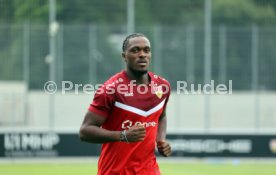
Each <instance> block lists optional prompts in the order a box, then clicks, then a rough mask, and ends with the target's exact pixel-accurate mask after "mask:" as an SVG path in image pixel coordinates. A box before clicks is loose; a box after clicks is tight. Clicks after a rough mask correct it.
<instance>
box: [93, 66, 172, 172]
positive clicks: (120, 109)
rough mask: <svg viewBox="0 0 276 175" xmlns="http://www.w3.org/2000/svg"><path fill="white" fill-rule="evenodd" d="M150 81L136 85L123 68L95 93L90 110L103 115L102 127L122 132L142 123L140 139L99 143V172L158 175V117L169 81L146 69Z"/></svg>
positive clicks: (167, 95)
mask: <svg viewBox="0 0 276 175" xmlns="http://www.w3.org/2000/svg"><path fill="white" fill-rule="evenodd" d="M148 75H149V77H150V80H151V81H150V84H148V85H136V83H135V82H133V81H131V80H130V79H129V78H128V76H127V73H126V71H121V72H119V73H117V74H115V75H114V76H113V77H111V78H110V79H109V80H107V81H106V82H105V83H104V84H103V85H102V86H101V88H99V89H98V90H97V92H96V94H95V96H94V99H93V102H92V104H91V105H90V107H89V111H91V112H94V113H96V114H98V115H100V116H103V117H105V118H106V121H105V122H104V124H103V125H102V128H105V129H107V130H111V131H122V130H125V129H128V128H129V127H131V126H133V125H138V124H141V125H143V126H144V127H145V128H146V136H145V139H144V141H142V142H133V143H126V142H110V143H104V144H103V145H102V151H101V155H100V158H99V162H98V175H160V171H159V167H158V164H157V162H156V157H155V142H156V136H157V130H158V119H159V117H160V115H161V114H162V111H163V110H164V109H165V106H166V104H167V102H168V99H169V96H170V90H171V88H170V84H169V83H168V82H167V81H166V80H165V79H163V78H162V77H160V76H157V75H154V74H153V73H152V72H148Z"/></svg>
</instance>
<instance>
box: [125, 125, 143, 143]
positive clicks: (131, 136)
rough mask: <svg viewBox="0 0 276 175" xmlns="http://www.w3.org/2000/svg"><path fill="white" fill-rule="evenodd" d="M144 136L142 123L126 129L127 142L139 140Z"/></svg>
mask: <svg viewBox="0 0 276 175" xmlns="http://www.w3.org/2000/svg"><path fill="white" fill-rule="evenodd" d="M145 136H146V129H145V127H144V126H142V125H138V126H137V125H135V126H132V127H130V128H129V129H128V130H126V137H127V140H128V142H141V141H143V140H144V138H145Z"/></svg>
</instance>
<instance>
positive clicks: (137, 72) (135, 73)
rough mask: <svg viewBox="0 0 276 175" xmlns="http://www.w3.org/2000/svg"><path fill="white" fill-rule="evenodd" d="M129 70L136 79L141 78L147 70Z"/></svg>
mask: <svg viewBox="0 0 276 175" xmlns="http://www.w3.org/2000/svg"><path fill="white" fill-rule="evenodd" d="M129 70H130V71H131V72H132V73H133V75H134V76H136V77H141V76H142V75H145V74H147V73H148V70H135V69H133V68H131V67H129Z"/></svg>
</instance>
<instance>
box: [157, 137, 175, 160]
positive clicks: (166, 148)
mask: <svg viewBox="0 0 276 175" xmlns="http://www.w3.org/2000/svg"><path fill="white" fill-rule="evenodd" d="M157 149H158V152H159V154H161V155H162V156H164V157H168V156H170V155H171V153H172V150H171V145H170V144H169V143H168V142H166V141H165V140H160V141H158V142H157Z"/></svg>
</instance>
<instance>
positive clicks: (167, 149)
mask: <svg viewBox="0 0 276 175" xmlns="http://www.w3.org/2000/svg"><path fill="white" fill-rule="evenodd" d="M166 132H167V118H166V109H164V111H163V113H162V114H161V116H160V118H159V124H158V133H157V137H156V142H157V148H158V152H159V153H160V154H161V155H162V156H165V157H168V156H169V155H171V146H170V144H169V143H168V142H167V141H166Z"/></svg>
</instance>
